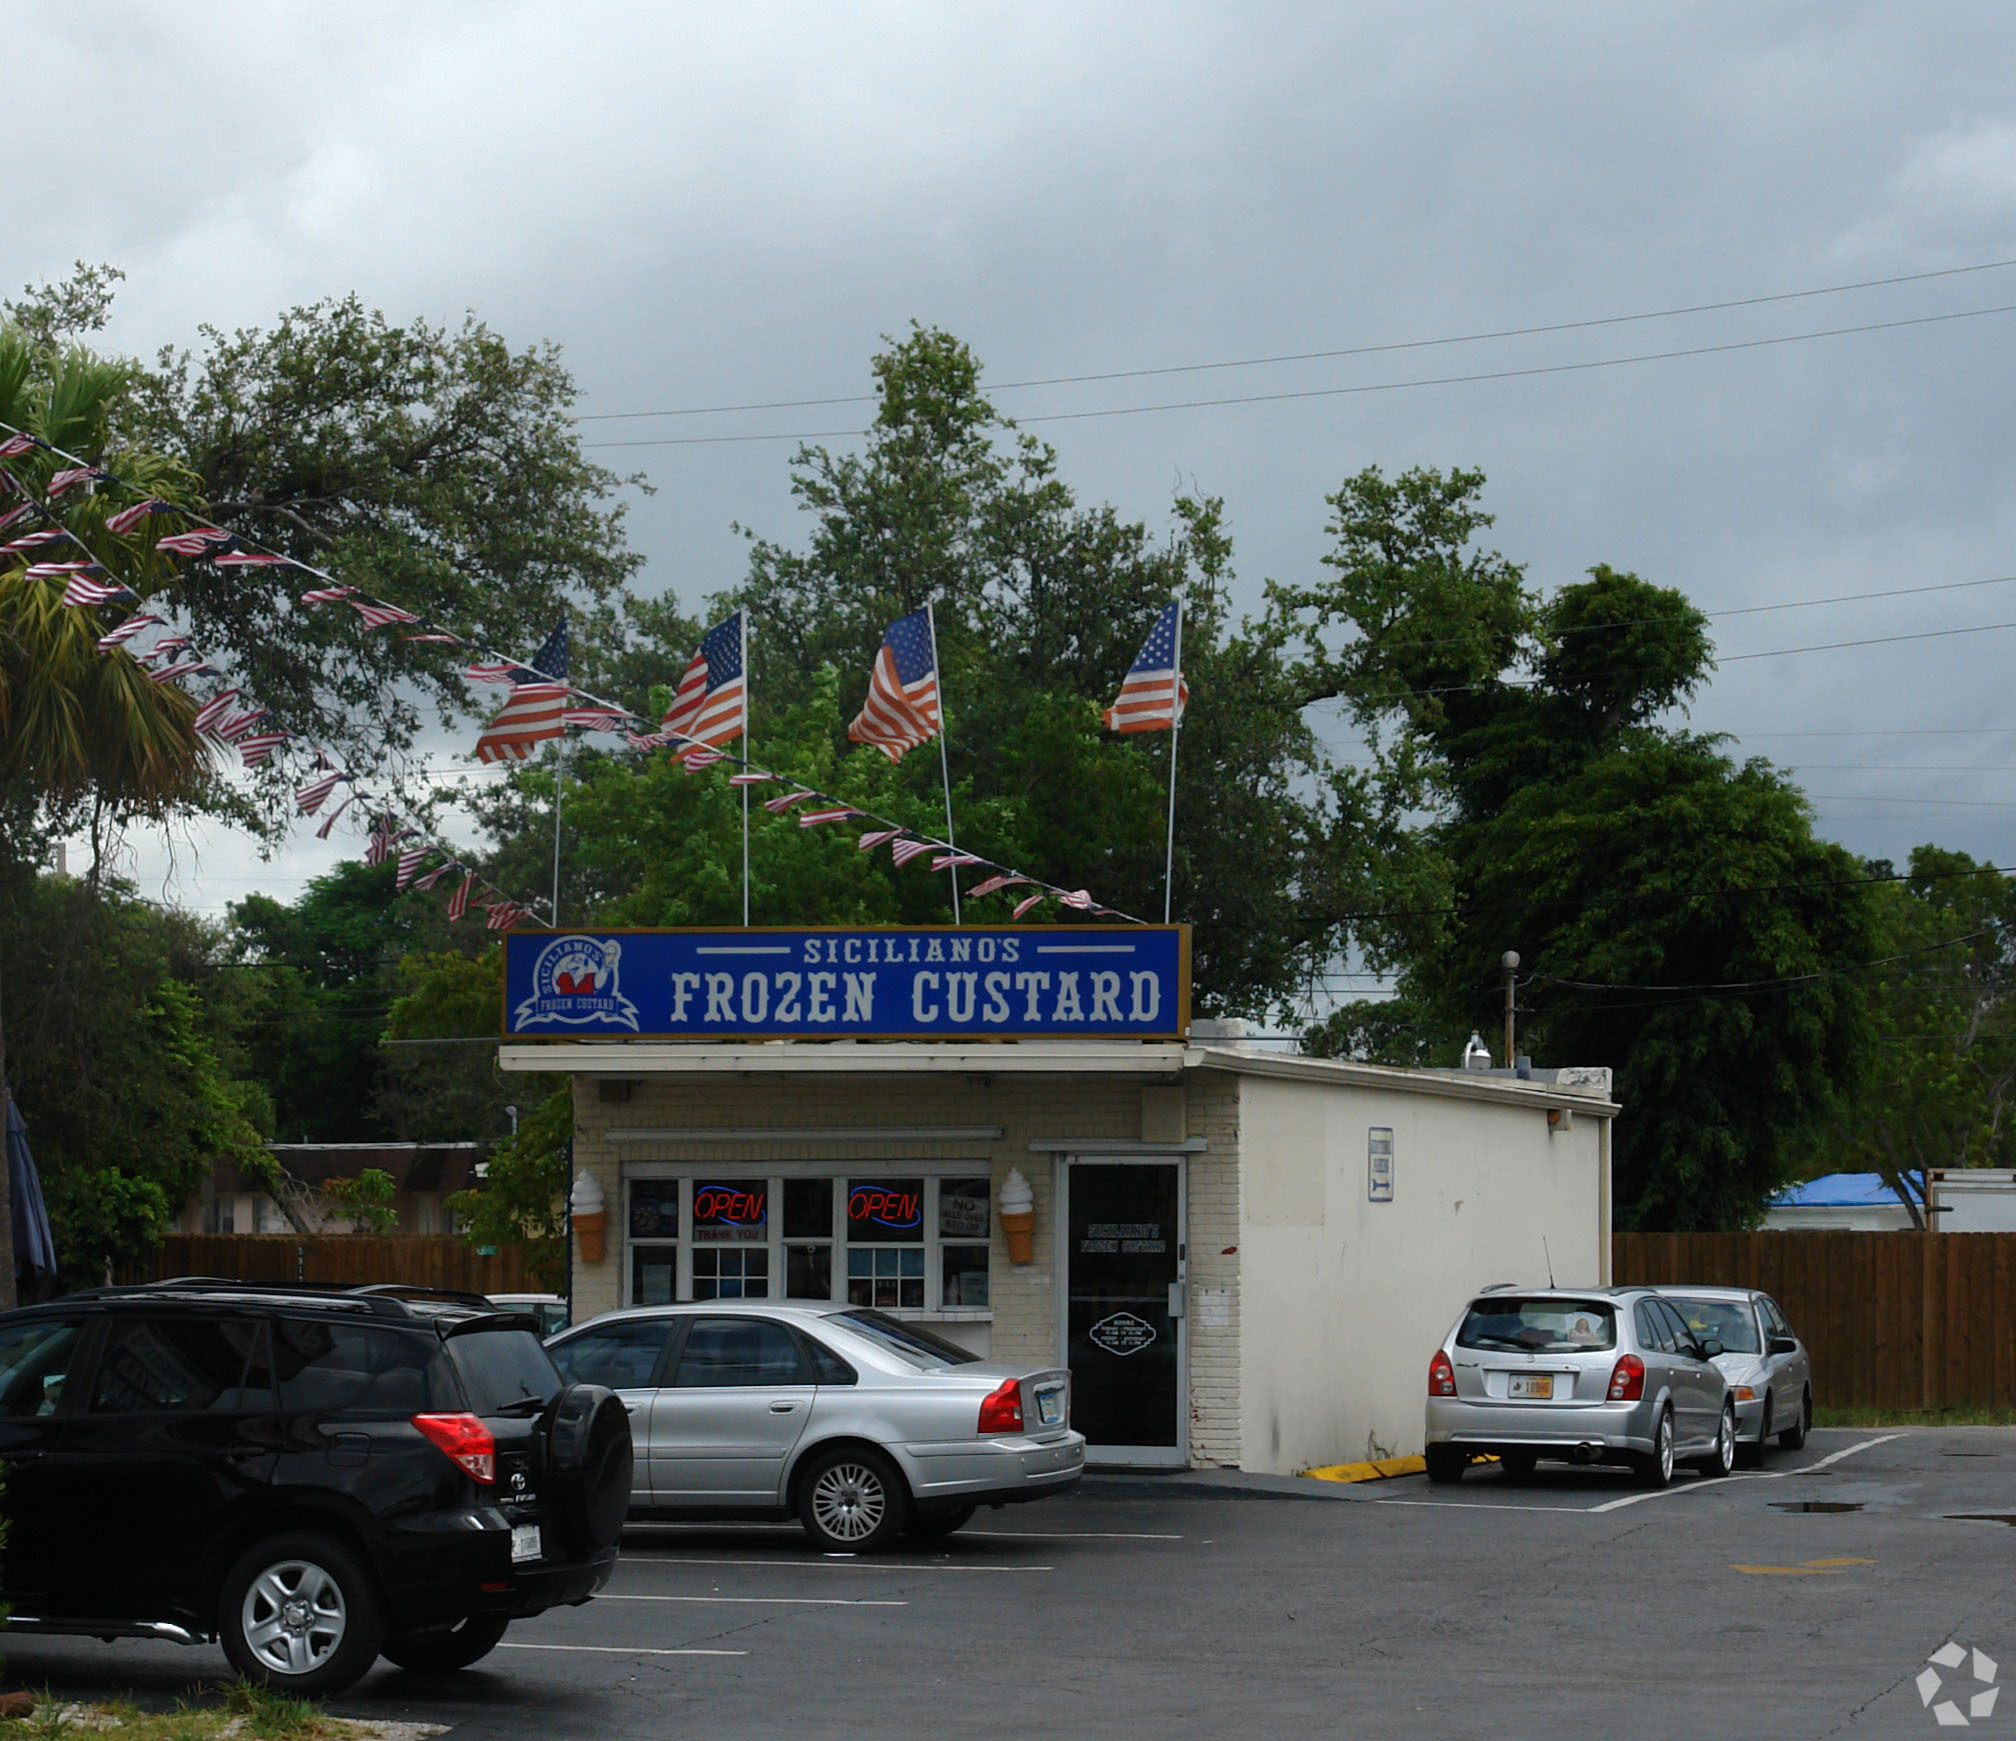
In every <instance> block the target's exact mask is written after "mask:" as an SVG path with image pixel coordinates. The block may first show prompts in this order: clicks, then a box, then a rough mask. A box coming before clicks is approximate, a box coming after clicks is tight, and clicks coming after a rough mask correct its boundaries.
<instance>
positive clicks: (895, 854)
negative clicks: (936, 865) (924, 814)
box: [889, 840, 939, 868]
mask: <svg viewBox="0 0 2016 1741" xmlns="http://www.w3.org/2000/svg"><path fill="white" fill-rule="evenodd" d="M938 850H939V848H938V843H937V842H936V841H933V840H899V841H897V842H896V843H895V844H894V845H893V846H891V847H890V848H889V856H890V857H891V858H893V859H894V860H895V861H896V863H897V865H898V867H899V868H900V867H901V866H903V865H906V864H908V863H909V862H910V861H911V860H912V859H913V858H916V857H917V856H918V855H919V854H921V853H926V852H936V851H938Z"/></svg>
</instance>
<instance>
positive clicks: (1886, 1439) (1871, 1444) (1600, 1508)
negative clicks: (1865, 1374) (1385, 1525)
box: [1369, 1433, 1905, 1517]
mask: <svg viewBox="0 0 2016 1741" xmlns="http://www.w3.org/2000/svg"><path fill="white" fill-rule="evenodd" d="M1904 1436H1905V1435H1904V1434H1902V1433H1885V1434H1883V1436H1882V1437H1881V1438H1876V1439H1864V1440H1862V1441H1861V1442H1860V1443H1859V1444H1854V1445H1845V1446H1843V1447H1842V1448H1841V1449H1840V1450H1838V1451H1831V1452H1829V1453H1828V1454H1827V1455H1826V1456H1824V1457H1822V1458H1820V1459H1819V1460H1818V1461H1816V1462H1812V1463H1802V1464H1801V1465H1800V1466H1799V1467H1798V1468H1797V1469H1758V1470H1752V1471H1750V1472H1749V1473H1747V1474H1740V1475H1730V1476H1728V1477H1726V1478H1725V1479H1723V1480H1720V1481H1691V1482H1689V1483H1687V1485H1685V1486H1684V1487H1655V1488H1651V1489H1648V1490H1647V1491H1646V1492H1643V1493H1627V1494H1625V1496H1624V1497H1623V1498H1622V1499H1606V1500H1605V1501H1604V1502H1603V1503H1602V1504H1601V1505H1520V1504H1517V1503H1514V1502H1510V1501H1506V1500H1496V1499H1374V1500H1371V1501H1369V1503H1370V1504H1373V1505H1411V1506H1426V1507H1428V1508H1430V1509H1433V1510H1438V1511H1441V1510H1448V1511H1553V1512H1572V1513H1574V1514H1575V1515H1576V1516H1578V1517H1596V1516H1600V1515H1601V1514H1602V1513H1604V1512H1606V1511H1622V1510H1623V1509H1624V1508H1625V1507H1626V1506H1627V1505H1643V1504H1644V1503H1645V1501H1646V1500H1648V1499H1678V1498H1680V1497H1681V1495H1683V1494H1687V1493H1726V1492H1728V1491H1729V1489H1730V1488H1732V1487H1734V1486H1736V1485H1738V1484H1739V1483H1741V1482H1745V1481H1796V1480H1797V1479H1798V1478H1799V1477H1800V1476H1801V1475H1811V1474H1813V1473H1814V1472H1815V1471H1817V1470H1821V1469H1827V1468H1831V1467H1832V1466H1833V1465H1834V1464H1836V1463H1839V1462H1840V1461H1841V1460H1842V1459H1843V1458H1845V1457H1853V1456H1854V1455H1855V1454H1856V1453H1857V1452H1860V1451H1872V1450H1874V1449H1875V1448H1876V1447H1877V1446H1878V1445H1887V1444H1889V1443H1890V1441H1891V1440H1892V1439H1901V1438H1903V1437H1904Z"/></svg>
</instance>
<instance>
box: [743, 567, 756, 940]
mask: <svg viewBox="0 0 2016 1741" xmlns="http://www.w3.org/2000/svg"><path fill="white" fill-rule="evenodd" d="M749 689H750V682H749V607H748V606H747V605H744V606H743V607H742V754H743V756H744V757H745V758H746V757H749V756H751V755H753V754H754V753H755V752H754V751H753V750H752V749H751V748H750V744H749ZM743 766H744V767H747V766H748V762H747V761H746V760H745V761H744V763H743ZM742 929H743V930H745V931H746V930H748V929H749V788H748V787H747V786H744V787H743V788H742Z"/></svg>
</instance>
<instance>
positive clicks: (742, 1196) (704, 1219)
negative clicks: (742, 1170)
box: [693, 1179, 770, 1245]
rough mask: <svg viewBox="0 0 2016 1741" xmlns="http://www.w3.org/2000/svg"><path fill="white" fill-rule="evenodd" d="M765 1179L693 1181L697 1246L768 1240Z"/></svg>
mask: <svg viewBox="0 0 2016 1741" xmlns="http://www.w3.org/2000/svg"><path fill="white" fill-rule="evenodd" d="M769 1216H770V1188H769V1181H768V1180H767V1179H716V1180H695V1181H694V1184H693V1238H694V1241H695V1242H696V1243H705V1244H714V1245H721V1244H729V1243H736V1244H741V1243H748V1244H759V1245H760V1244H761V1243H762V1242H763V1241H765V1240H767V1239H768V1238H769V1237H770V1224H769Z"/></svg>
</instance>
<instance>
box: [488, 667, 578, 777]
mask: <svg viewBox="0 0 2016 1741" xmlns="http://www.w3.org/2000/svg"><path fill="white" fill-rule="evenodd" d="M567 694H568V690H567V685H566V684H564V683H521V684H519V685H518V686H517V687H516V688H515V689H513V690H512V691H511V699H510V700H509V701H507V702H505V704H504V705H503V706H502V707H500V708H499V709H498V710H497V713H496V717H495V718H493V719H492V720H491V721H490V723H489V724H488V725H486V726H485V727H484V728H483V733H482V735H481V736H480V737H478V738H477V740H476V759H477V760H478V761H479V762H502V761H514V762H522V761H524V760H525V758H526V757H527V756H529V755H531V753H532V746H533V745H534V744H543V743H544V742H546V740H547V739H548V738H557V737H559V736H560V735H561V733H562V732H563V731H564V730H565V727H564V725H563V724H562V720H563V717H564V716H565V714H566V712H567Z"/></svg>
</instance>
